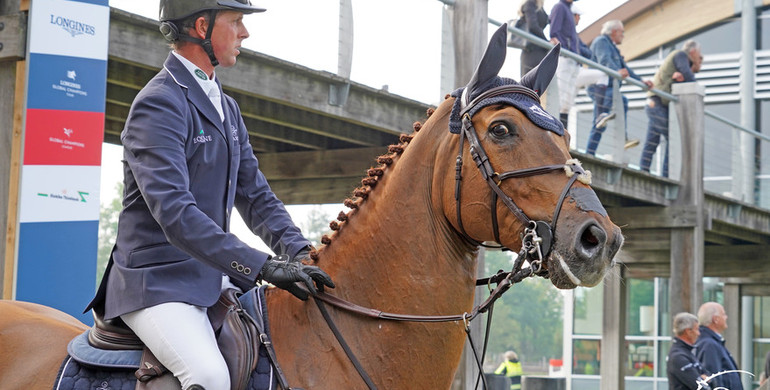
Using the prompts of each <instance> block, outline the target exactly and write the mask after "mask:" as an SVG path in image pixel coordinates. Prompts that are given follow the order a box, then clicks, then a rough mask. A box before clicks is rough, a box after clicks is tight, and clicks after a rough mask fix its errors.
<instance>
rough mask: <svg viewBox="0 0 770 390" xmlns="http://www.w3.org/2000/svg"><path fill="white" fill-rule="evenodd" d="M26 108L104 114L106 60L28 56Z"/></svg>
mask: <svg viewBox="0 0 770 390" xmlns="http://www.w3.org/2000/svg"><path fill="white" fill-rule="evenodd" d="M29 57H30V58H29V76H28V77H29V85H28V88H29V89H28V91H29V92H28V97H27V109H49V110H70V111H90V112H104V107H105V95H106V94H107V83H106V80H107V61H102V60H93V59H88V58H77V57H64V56H57V55H49V54H34V53H32V54H30V55H29Z"/></svg>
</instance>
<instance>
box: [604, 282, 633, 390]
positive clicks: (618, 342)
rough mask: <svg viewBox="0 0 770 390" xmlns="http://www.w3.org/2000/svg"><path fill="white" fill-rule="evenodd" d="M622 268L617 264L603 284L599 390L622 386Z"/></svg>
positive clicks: (624, 289) (620, 388)
mask: <svg viewBox="0 0 770 390" xmlns="http://www.w3.org/2000/svg"><path fill="white" fill-rule="evenodd" d="M624 279H625V272H624V271H623V268H622V267H619V270H618V274H617V275H608V276H607V277H605V278H604V282H603V283H602V285H603V288H604V296H603V300H604V308H603V311H604V315H603V316H602V345H601V347H600V350H599V351H600V353H601V357H600V359H601V368H600V370H599V374H600V375H601V379H600V382H599V388H600V389H601V390H623V389H625V369H626V367H625V362H626V361H628V359H627V357H628V351H627V350H626V311H627V308H626V306H627V305H626V283H625V280H624Z"/></svg>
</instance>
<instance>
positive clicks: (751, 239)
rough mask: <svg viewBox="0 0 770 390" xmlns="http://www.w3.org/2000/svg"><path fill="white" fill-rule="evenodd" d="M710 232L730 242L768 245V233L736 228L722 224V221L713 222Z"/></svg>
mask: <svg viewBox="0 0 770 390" xmlns="http://www.w3.org/2000/svg"><path fill="white" fill-rule="evenodd" d="M711 232H712V233H713V234H718V235H721V236H724V237H726V238H729V239H732V240H740V241H743V242H745V243H753V244H760V245H767V244H770V231H767V230H756V229H748V228H746V227H744V226H736V225H733V224H728V223H724V222H722V221H714V223H713V226H712V229H711Z"/></svg>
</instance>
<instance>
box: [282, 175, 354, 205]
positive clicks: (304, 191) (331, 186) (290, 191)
mask: <svg viewBox="0 0 770 390" xmlns="http://www.w3.org/2000/svg"><path fill="white" fill-rule="evenodd" d="M268 182H269V183H270V188H272V189H273V192H274V193H275V195H276V196H277V197H278V199H280V200H281V201H282V202H283V203H285V204H316V203H321V204H326V203H339V204H342V202H343V201H345V199H347V198H349V197H350V195H351V194H352V193H353V190H354V189H355V188H356V187H359V186H360V185H361V177H360V176H357V177H338V178H317V179H303V180H299V181H297V180H270V179H268Z"/></svg>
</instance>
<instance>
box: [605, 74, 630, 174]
mask: <svg viewBox="0 0 770 390" xmlns="http://www.w3.org/2000/svg"><path fill="white" fill-rule="evenodd" d="M620 84H622V80H617V79H616V80H613V82H612V110H611V112H614V113H615V120H614V121H612V122H613V126H614V129H613V130H614V131H613V137H612V138H613V140H614V141H615V142H613V144H612V161H614V162H616V163H619V164H623V165H628V153H626V148H625V146H626V126H627V124H626V121H627V118H626V113H625V110H624V109H623V95H621V93H620ZM608 135H609V134H608Z"/></svg>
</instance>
